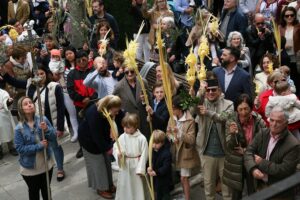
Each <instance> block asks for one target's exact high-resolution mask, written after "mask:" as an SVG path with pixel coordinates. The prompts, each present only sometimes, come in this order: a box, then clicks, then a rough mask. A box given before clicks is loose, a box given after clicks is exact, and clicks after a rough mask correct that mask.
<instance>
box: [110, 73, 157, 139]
mask: <svg viewBox="0 0 300 200" xmlns="http://www.w3.org/2000/svg"><path fill="white" fill-rule="evenodd" d="M124 73H125V76H124V78H123V79H122V80H121V81H119V82H118V83H117V84H116V86H115V89H114V92H113V94H114V95H117V96H119V97H120V98H121V100H122V109H124V110H125V112H129V113H135V114H137V115H138V116H139V119H140V120H139V121H140V125H139V129H140V131H141V132H142V134H143V135H145V137H146V138H147V140H148V141H149V138H150V128H149V125H148V122H147V112H146V109H145V105H144V102H143V97H142V94H143V93H142V88H141V85H140V82H139V81H138V80H137V77H136V76H137V75H136V73H135V71H134V69H133V68H131V67H126V68H125V70H124ZM143 82H144V85H145V89H146V91H149V89H148V83H147V81H146V80H145V79H144V80H143ZM147 95H148V99H149V100H151V94H150V93H149V92H148V93H147Z"/></svg>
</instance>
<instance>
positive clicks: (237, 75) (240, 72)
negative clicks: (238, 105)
mask: <svg viewBox="0 0 300 200" xmlns="http://www.w3.org/2000/svg"><path fill="white" fill-rule="evenodd" d="M239 58H240V50H239V49H236V48H232V47H226V48H225V49H223V52H222V56H221V63H222V67H216V68H214V69H213V72H214V73H215V74H216V75H217V77H218V80H219V82H220V86H221V89H222V91H223V93H224V94H225V99H228V100H231V101H233V102H235V101H236V99H237V97H239V96H240V94H242V93H246V94H248V95H249V96H252V95H251V81H250V74H249V73H248V72H246V71H245V70H244V69H242V68H241V67H239V66H238V60H239Z"/></svg>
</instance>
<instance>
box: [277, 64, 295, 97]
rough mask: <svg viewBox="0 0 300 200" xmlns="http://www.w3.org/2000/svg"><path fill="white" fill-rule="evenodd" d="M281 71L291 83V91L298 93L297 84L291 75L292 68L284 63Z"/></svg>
mask: <svg viewBox="0 0 300 200" xmlns="http://www.w3.org/2000/svg"><path fill="white" fill-rule="evenodd" d="M279 71H280V73H282V74H283V75H284V78H285V79H286V81H287V82H288V83H289V85H290V87H291V92H292V93H296V86H295V84H294V81H293V80H292V79H291V76H290V68H289V67H288V66H286V65H283V66H281V67H279Z"/></svg>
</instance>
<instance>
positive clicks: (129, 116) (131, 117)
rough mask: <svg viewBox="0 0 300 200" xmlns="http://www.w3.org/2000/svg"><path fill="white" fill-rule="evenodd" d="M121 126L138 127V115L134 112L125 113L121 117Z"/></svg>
mask: <svg viewBox="0 0 300 200" xmlns="http://www.w3.org/2000/svg"><path fill="white" fill-rule="evenodd" d="M122 126H123V127H134V128H135V129H138V127H139V116H138V115H137V114H135V113H126V115H125V117H124V118H123V119H122Z"/></svg>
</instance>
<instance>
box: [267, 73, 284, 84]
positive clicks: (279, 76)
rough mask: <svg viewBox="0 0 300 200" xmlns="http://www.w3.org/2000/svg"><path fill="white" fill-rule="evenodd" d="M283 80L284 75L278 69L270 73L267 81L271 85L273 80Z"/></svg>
mask: <svg viewBox="0 0 300 200" xmlns="http://www.w3.org/2000/svg"><path fill="white" fill-rule="evenodd" d="M277 79H278V80H279V79H280V80H282V79H284V76H283V74H282V73H280V72H278V71H274V72H273V73H272V74H270V75H269V76H268V78H267V83H268V84H269V85H270V84H271V83H272V82H274V81H275V80H277Z"/></svg>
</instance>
